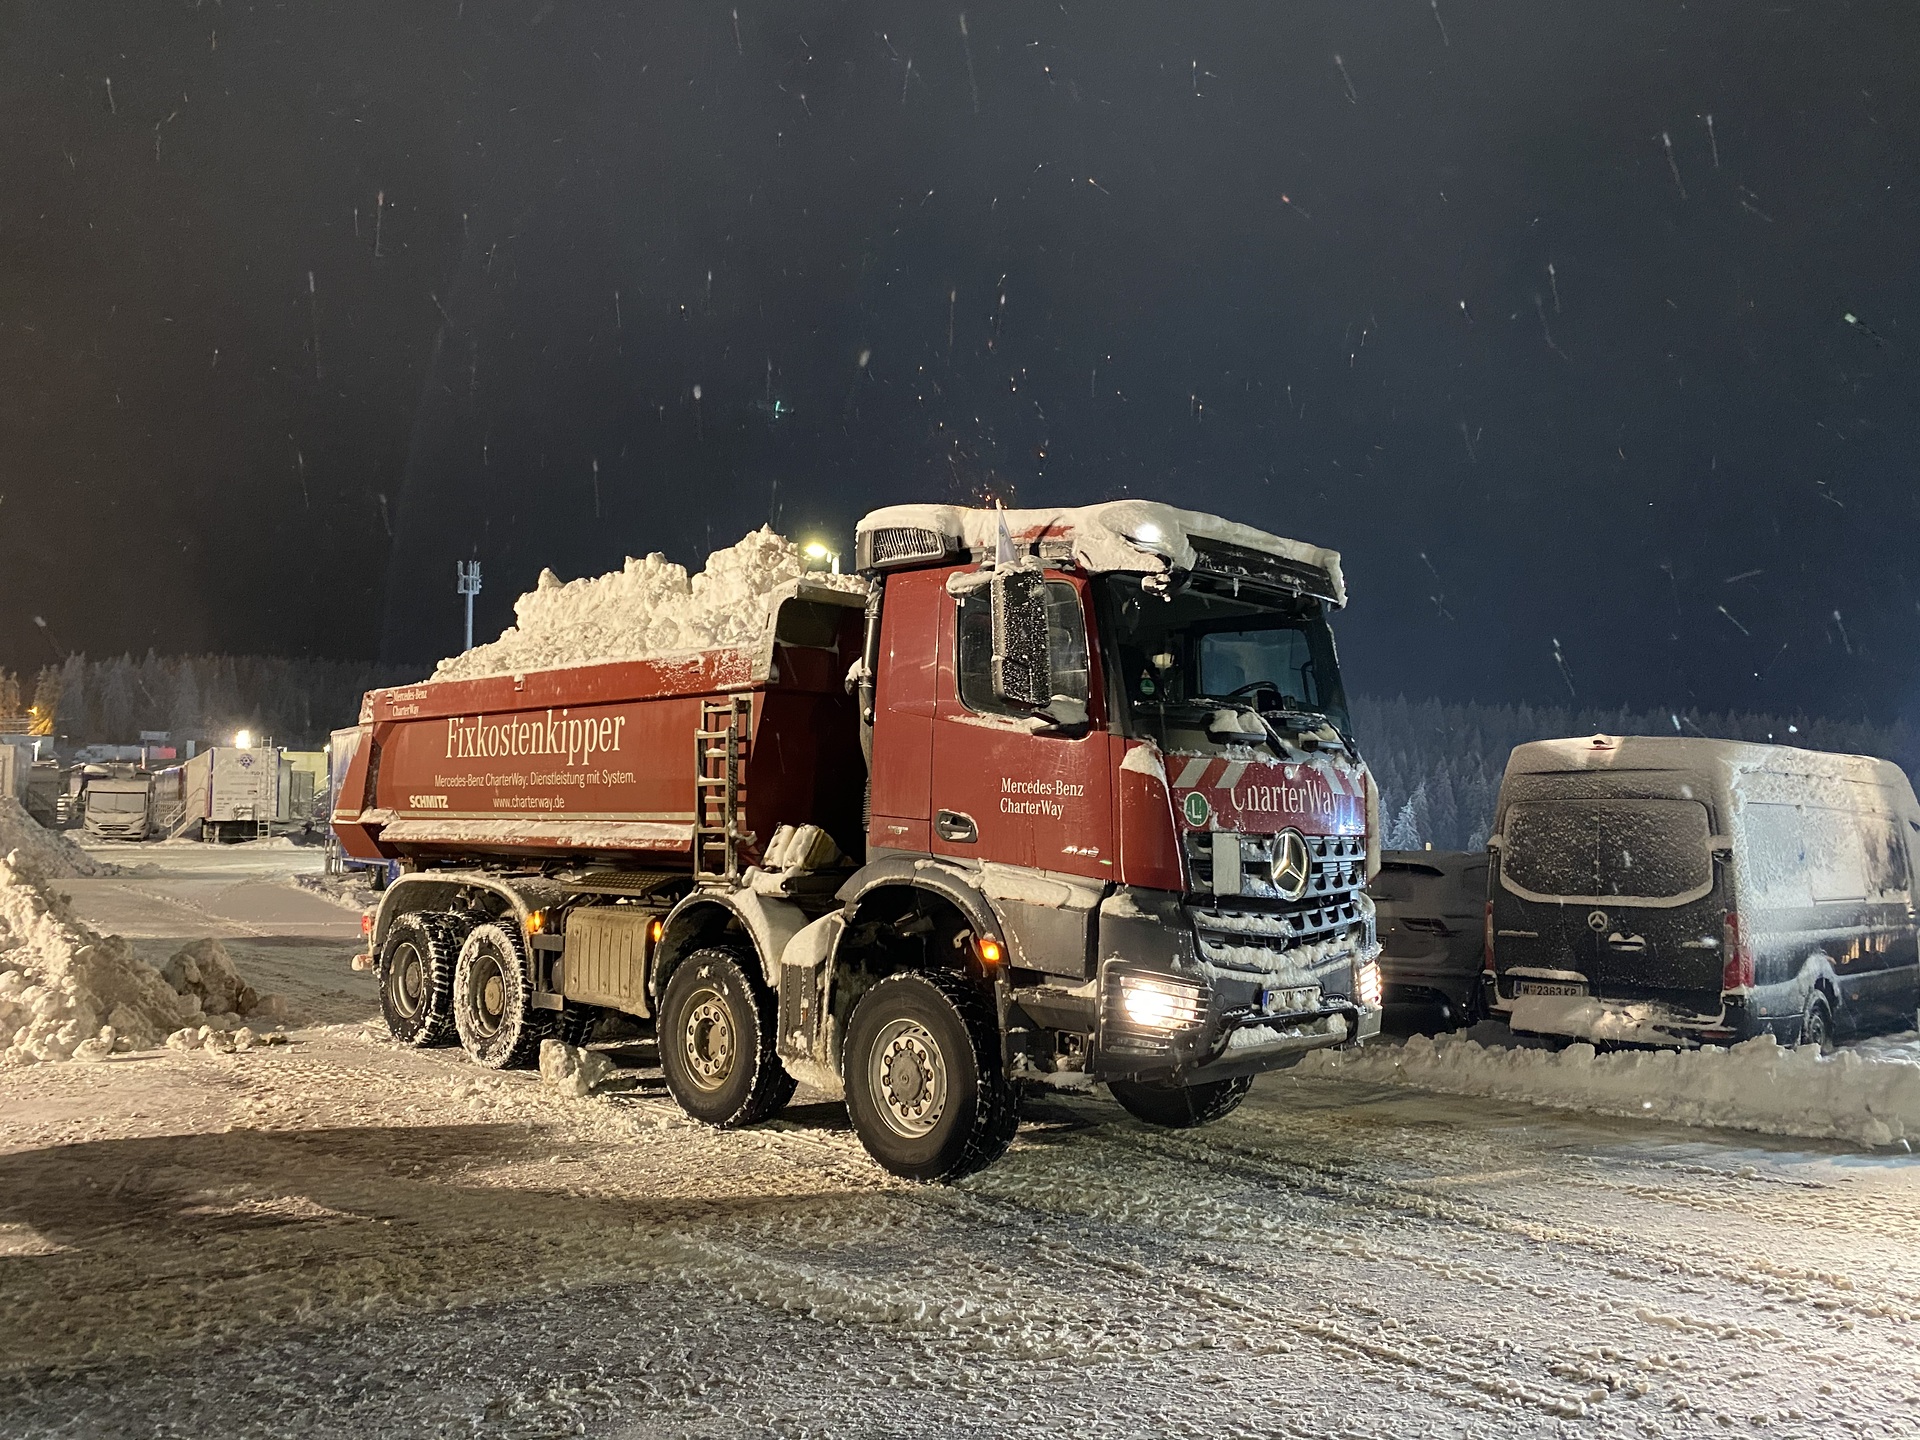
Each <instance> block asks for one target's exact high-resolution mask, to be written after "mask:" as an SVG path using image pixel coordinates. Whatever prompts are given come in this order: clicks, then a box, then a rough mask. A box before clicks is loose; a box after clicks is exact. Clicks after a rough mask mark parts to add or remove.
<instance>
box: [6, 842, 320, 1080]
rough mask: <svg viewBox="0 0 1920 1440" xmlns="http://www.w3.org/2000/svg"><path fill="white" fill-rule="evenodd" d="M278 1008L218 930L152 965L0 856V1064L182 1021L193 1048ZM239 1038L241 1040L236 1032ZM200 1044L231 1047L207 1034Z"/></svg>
mask: <svg viewBox="0 0 1920 1440" xmlns="http://www.w3.org/2000/svg"><path fill="white" fill-rule="evenodd" d="M282 1013H283V1011H282V1007H281V1006H280V1004H279V1001H278V1000H277V998H276V997H273V996H260V995H257V994H255V993H254V991H253V989H252V988H251V987H250V986H248V985H247V984H246V982H245V981H243V980H242V979H241V978H240V976H239V974H238V973H237V972H236V971H235V970H234V968H233V962H232V960H231V959H230V958H229V957H228V955H227V952H226V947H225V946H223V945H222V944H221V943H220V942H219V941H218V940H198V941H195V942H194V943H193V944H191V945H188V946H186V947H185V948H184V949H182V950H181V951H180V952H179V953H177V954H176V955H174V957H173V958H172V959H171V960H169V961H168V962H167V964H166V966H165V968H164V969H161V970H156V969H154V968H153V966H151V965H149V964H147V963H146V961H144V960H142V959H140V958H139V957H138V956H136V955H135V954H134V953H133V948H132V947H131V946H130V945H128V944H127V942H126V941H125V940H123V939H121V938H120V937H119V936H118V935H109V936H104V937H103V936H101V935H97V934H95V933H94V932H93V931H92V930H90V929H88V928H87V927H86V926H85V925H83V924H81V923H80V922H79V921H78V920H76V919H75V918H74V917H73V915H72V914H71V913H70V912H69V910H68V908H67V905H66V902H65V901H64V900H62V899H61V898H60V897H59V896H57V895H53V894H50V893H49V892H48V891H47V890H46V889H44V888H43V887H42V886H41V885H40V884H39V883H38V882H37V881H36V880H35V879H34V877H33V875H32V874H31V873H30V872H29V871H27V870H26V869H24V868H23V867H22V864H21V857H20V856H19V855H18V854H17V853H10V854H8V855H7V856H6V857H5V858H4V859H0V1068H3V1067H6V1066H10V1065H33V1064H38V1063H40V1062H42V1061H48V1060H99V1059H104V1058H105V1057H106V1056H108V1055H111V1054H113V1053H115V1052H116V1051H124V1050H145V1049H150V1048H152V1047H154V1046H156V1045H159V1044H161V1043H162V1042H163V1041H165V1040H167V1039H168V1037H169V1036H173V1035H176V1034H178V1033H179V1032H182V1031H185V1032H187V1033H190V1034H192V1035H194V1036H195V1048H200V1047H201V1046H202V1045H205V1044H206V1041H207V1039H208V1035H201V1034H200V1028H201V1027H205V1028H206V1030H207V1031H208V1034H209V1035H214V1036H218V1037H222V1038H224V1037H228V1036H231V1035H232V1034H233V1033H234V1032H236V1031H239V1030H246V1029H249V1028H250V1027H248V1026H247V1024H246V1023H245V1019H244V1018H243V1017H254V1018H255V1019H256V1020H257V1021H261V1022H264V1021H266V1020H269V1019H273V1020H277V1019H278V1018H279V1017H280V1016H281V1014H282ZM243 1043H244V1042H243ZM206 1048H209V1049H222V1048H231V1047H230V1045H229V1044H223V1043H222V1041H221V1039H216V1040H215V1043H214V1044H212V1045H206Z"/></svg>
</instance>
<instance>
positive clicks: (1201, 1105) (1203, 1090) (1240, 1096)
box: [1107, 1075, 1253, 1130]
mask: <svg viewBox="0 0 1920 1440" xmlns="http://www.w3.org/2000/svg"><path fill="white" fill-rule="evenodd" d="M1252 1088H1253V1077H1252V1076H1251V1075H1236V1076H1234V1077H1233V1078H1232V1079H1231V1080H1207V1081H1203V1082H1202V1083H1201V1084H1198V1085H1175V1084H1173V1083H1172V1082H1171V1081H1165V1080H1159V1081H1139V1080H1113V1081H1109V1082H1108V1084H1107V1089H1109V1090H1111V1091H1112V1092H1113V1098H1114V1099H1115V1100H1117V1101H1119V1102H1120V1108H1121V1109H1122V1110H1124V1111H1126V1112H1127V1113H1128V1114H1129V1115H1131V1116H1133V1118H1134V1119H1136V1120H1144V1121H1146V1122H1147V1124H1149V1125H1160V1126H1164V1127H1165V1128H1166V1129H1168V1130H1191V1129H1192V1128H1193V1127H1194V1126H1196V1125H1211V1124H1212V1123H1213V1122H1214V1121H1216V1120H1224V1119H1226V1118H1227V1116H1229V1115H1231V1114H1232V1113H1233V1112H1234V1111H1236V1110H1238V1109H1239V1108H1240V1102H1241V1101H1242V1100H1244V1099H1246V1098H1247V1091H1249V1090H1251V1089H1252Z"/></svg>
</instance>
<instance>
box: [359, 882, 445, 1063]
mask: <svg viewBox="0 0 1920 1440" xmlns="http://www.w3.org/2000/svg"><path fill="white" fill-rule="evenodd" d="M464 935H465V927H464V926H462V925H461V924H460V922H459V921H457V920H456V919H455V918H454V917H453V916H451V915H441V914H436V913H434V912H432V911H425V910H416V911H412V912H409V913H408V914H405V915H397V916H395V917H394V920H393V923H392V924H391V925H390V926H388V928H387V938H386V943H385V944H383V945H382V946H381V947H380V956H379V962H378V963H377V964H376V965H375V967H374V981H375V983H376V984H377V985H378V986H379V987H380V1012H381V1014H382V1015H383V1016H384V1017H385V1018H386V1022H387V1033H388V1034H389V1035H391V1036H393V1038H394V1039H395V1040H398V1041H399V1042H400V1043H401V1044H402V1045H413V1046H419V1047H425V1046H428V1045H445V1044H448V1043H449V1042H451V1041H452V1040H453V1039H454V1038H455V1036H454V1025H453V974H454V970H455V968H456V966H457V965H458V963H459V958H460V942H461V939H462V938H463V937H464Z"/></svg>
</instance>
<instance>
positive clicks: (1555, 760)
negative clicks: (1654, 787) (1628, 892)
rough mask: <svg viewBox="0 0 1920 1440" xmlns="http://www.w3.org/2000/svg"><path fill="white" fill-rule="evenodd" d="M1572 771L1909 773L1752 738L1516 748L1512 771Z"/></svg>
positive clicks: (1821, 775) (1898, 782)
mask: <svg viewBox="0 0 1920 1440" xmlns="http://www.w3.org/2000/svg"><path fill="white" fill-rule="evenodd" d="M1570 770H1686V771H1691V772H1693V773H1695V774H1700V775H1718V776H1722V777H1727V778H1731V777H1732V776H1735V775H1742V774H1754V773H1756V772H1770V773H1775V774H1784V775H1804V776H1808V777H1810V778H1813V779H1817V780H1844V781H1850V782H1852V783H1854V784H1856V785H1877V786H1891V787H1892V788H1893V789H1894V790H1895V791H1896V792H1899V791H1902V790H1904V789H1905V788H1906V786H1907V777H1906V772H1905V771H1903V770H1901V768H1900V767H1899V766H1898V765H1895V764H1894V763H1893V762H1892V761H1890V760H1876V759H1874V758H1873V757H1872V756H1870V755H1836V754H1832V753H1830V752H1828V751H1825V750H1802V749H1800V748H1799V747H1798V746H1795V745H1762V744H1758V743H1756V742H1754V741H1750V740H1708V739H1695V738H1692V737H1690V736H1684V735H1590V736H1585V737H1582V738H1580V739H1575V740H1532V741H1529V742H1528V743H1526V744H1525V745H1516V746H1514V747H1513V754H1512V756H1511V757H1509V758H1508V760H1507V774H1509V775H1554V774H1562V773H1565V772H1567V771H1570Z"/></svg>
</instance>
